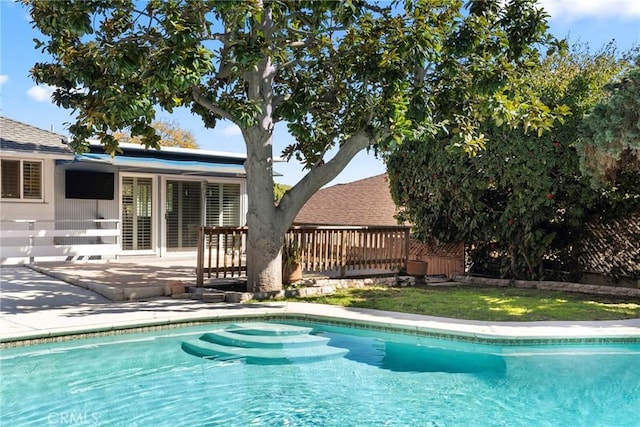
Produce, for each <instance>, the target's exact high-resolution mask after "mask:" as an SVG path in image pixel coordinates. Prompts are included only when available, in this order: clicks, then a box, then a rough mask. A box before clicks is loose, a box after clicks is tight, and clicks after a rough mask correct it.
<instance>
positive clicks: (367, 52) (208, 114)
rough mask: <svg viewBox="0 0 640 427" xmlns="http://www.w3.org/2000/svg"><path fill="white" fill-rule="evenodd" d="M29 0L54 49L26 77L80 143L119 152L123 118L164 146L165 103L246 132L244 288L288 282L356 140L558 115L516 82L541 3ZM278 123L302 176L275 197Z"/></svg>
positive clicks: (363, 144)
mask: <svg viewBox="0 0 640 427" xmlns="http://www.w3.org/2000/svg"><path fill="white" fill-rule="evenodd" d="M23 1H24V2H25V3H26V4H27V6H28V8H29V11H30V14H31V17H32V19H33V23H34V25H35V26H36V27H37V28H38V29H39V30H40V31H41V32H42V33H43V34H44V35H45V40H42V41H36V44H37V46H38V47H39V48H41V49H42V50H43V51H45V52H47V53H48V54H50V55H51V56H52V58H53V59H52V61H51V62H48V63H39V64H36V65H35V67H34V68H33V70H32V74H33V76H34V78H35V79H36V81H37V82H38V83H47V84H49V85H52V86H55V87H56V90H55V92H54V100H55V102H56V103H57V104H58V105H60V106H61V107H64V108H69V109H73V110H74V111H75V112H76V114H77V115H76V119H77V120H76V121H75V123H73V124H72V125H71V126H70V128H69V130H70V132H71V133H72V135H73V140H72V144H73V146H74V147H75V148H76V149H78V150H83V149H84V148H85V147H86V140H87V138H89V137H96V136H97V137H98V138H100V139H101V141H102V143H103V144H104V146H105V150H106V151H107V152H110V153H114V152H116V151H117V145H118V142H117V140H115V139H114V137H113V132H116V131H117V130H120V129H123V128H128V129H130V131H131V134H132V135H133V136H137V135H139V136H141V137H142V143H143V144H145V145H147V146H149V147H157V145H158V137H157V135H156V134H155V132H153V128H152V126H151V124H152V122H153V120H154V118H155V113H156V110H157V109H158V108H160V109H163V110H166V111H169V112H171V111H172V110H173V109H175V108H176V107H187V108H190V109H191V111H192V112H193V113H194V114H197V115H199V116H200V117H201V118H202V120H203V122H204V124H205V125H206V126H208V127H214V126H215V125H216V123H217V122H218V121H220V120H221V119H224V120H228V121H231V122H233V123H235V124H237V125H238V126H239V127H240V128H241V130H242V134H243V137H244V140H245V145H246V149H247V160H246V162H245V169H246V173H247V192H248V200H249V202H248V212H247V224H248V226H249V228H250V229H251V233H249V240H250V241H249V242H248V248H249V249H248V252H247V259H248V260H249V262H248V272H247V275H248V287H249V288H250V289H252V290H276V289H280V288H281V260H280V254H281V251H282V240H283V236H284V233H285V232H286V230H287V229H288V227H289V226H290V224H291V222H292V221H293V219H294V218H295V215H296V213H297V212H298V211H299V209H300V208H301V207H302V205H303V204H304V203H305V202H306V201H307V200H308V199H309V197H311V195H312V194H313V193H314V192H315V191H317V190H318V189H319V188H321V187H322V186H323V185H325V184H326V183H328V182H329V181H331V180H332V179H333V178H334V177H335V176H336V175H337V174H338V173H339V172H340V171H341V170H342V169H343V168H344V167H345V166H346V165H347V164H348V162H349V161H350V160H351V159H352V158H353V156H355V154H356V153H358V152H359V151H360V150H362V149H365V148H373V149H374V150H377V151H379V150H383V151H384V150H388V149H393V148H394V147H396V146H398V145H399V144H401V143H402V142H403V141H404V140H405V139H406V138H411V139H414V140H415V139H417V138H419V137H420V136H421V135H423V134H430V135H435V134H442V133H446V134H448V135H450V136H451V138H450V146H451V147H452V148H453V149H458V150H459V151H467V152H474V151H477V150H478V149H481V148H482V147H483V145H484V144H485V141H486V136H485V135H484V134H483V133H482V132H480V131H479V129H480V127H481V124H482V123H483V122H484V121H485V120H487V119H489V120H495V121H497V122H499V123H501V124H503V125H505V126H507V125H508V126H512V125H515V124H517V123H522V124H523V126H524V127H525V128H527V129H530V128H534V129H540V130H543V129H549V128H550V126H551V124H552V123H553V120H554V119H555V117H556V116H557V115H561V114H562V111H553V110H550V109H549V108H547V107H546V106H545V105H544V104H543V103H542V102H540V101H539V100H538V99H537V98H536V96H535V95H536V93H535V92H533V91H530V90H528V88H527V87H526V86H523V85H522V82H524V81H526V78H527V73H528V69H530V68H531V67H532V66H534V65H535V64H536V63H537V62H538V61H539V56H540V51H541V49H543V48H544V45H545V44H546V43H547V42H549V41H550V40H549V37H548V35H547V34H546V15H545V13H544V12H543V11H542V10H540V9H539V8H538V6H537V5H536V2H535V0H512V1H503V0H471V1H468V2H466V5H463V2H462V0H406V1H393V2H390V3H382V4H379V3H377V2H373V1H366V0H341V1H299V0H277V1H276V0H273V1H271V0H243V1H228V0H220V1H216V0H209V1H200V0H197V1H196V0H167V1H158V0H151V1H147V2H136V1H132V0H109V1H104V0H94V1H82V2H50V1H38V0H23ZM523 88H524V90H522V89H523ZM278 122H285V123H286V124H287V126H288V130H289V133H290V134H291V135H292V136H293V137H294V142H293V143H291V144H290V145H289V146H288V147H286V148H285V150H284V153H283V154H284V156H285V157H286V158H288V159H296V160H297V161H300V162H302V163H303V164H304V165H305V166H306V167H307V168H308V173H307V175H306V176H305V177H304V178H303V179H302V180H301V181H300V182H299V183H298V184H297V185H295V186H294V187H293V188H291V189H290V190H289V191H287V192H286V194H285V195H284V197H283V198H282V200H281V201H280V203H279V204H278V205H277V206H274V203H273V196H272V195H273V159H274V155H273V152H272V151H273V143H272V133H273V128H274V126H275V124H276V123H278ZM329 153H332V154H329Z"/></svg>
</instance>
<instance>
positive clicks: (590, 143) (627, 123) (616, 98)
mask: <svg viewBox="0 0 640 427" xmlns="http://www.w3.org/2000/svg"><path fill="white" fill-rule="evenodd" d="M636 55H637V57H636V60H635V61H636V64H635V67H634V68H632V69H630V70H628V71H627V72H626V73H624V74H623V75H621V76H620V77H619V78H617V79H616V80H615V81H613V82H611V83H610V84H608V85H607V86H606V87H605V90H606V97H605V98H604V99H603V100H602V102H601V103H599V104H598V105H597V106H596V107H595V108H594V109H593V111H592V112H591V113H590V114H589V115H588V116H587V117H586V119H585V120H584V122H583V124H582V126H581V128H580V131H581V139H580V140H579V142H578V149H579V151H580V153H581V166H582V170H583V171H584V172H585V173H587V174H589V175H591V176H592V177H593V180H594V184H595V185H596V186H598V185H602V184H603V183H607V182H609V183H610V182H611V181H612V180H614V177H615V176H616V175H618V174H620V173H624V172H625V171H627V173H628V172H629V171H630V172H632V173H633V172H635V175H636V177H637V176H638V174H640V55H638V53H637V51H636Z"/></svg>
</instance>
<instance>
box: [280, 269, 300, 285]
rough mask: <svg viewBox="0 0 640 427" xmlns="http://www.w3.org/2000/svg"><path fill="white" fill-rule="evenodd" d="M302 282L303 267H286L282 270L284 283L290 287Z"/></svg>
mask: <svg viewBox="0 0 640 427" xmlns="http://www.w3.org/2000/svg"><path fill="white" fill-rule="evenodd" d="M298 280H302V266H301V265H300V264H293V265H289V266H287V265H285V266H284V267H283V268H282V283H284V284H285V285H288V284H290V283H293V282H297V281H298Z"/></svg>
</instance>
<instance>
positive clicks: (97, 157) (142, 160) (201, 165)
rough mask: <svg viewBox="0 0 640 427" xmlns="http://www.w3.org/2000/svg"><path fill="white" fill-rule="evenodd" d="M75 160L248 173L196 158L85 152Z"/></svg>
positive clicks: (193, 171) (172, 170)
mask: <svg viewBox="0 0 640 427" xmlns="http://www.w3.org/2000/svg"><path fill="white" fill-rule="evenodd" d="M74 162H89V163H102V164H109V165H113V166H116V167H117V168H118V169H120V170H125V171H141V172H142V171H144V172H150V171H158V172H170V173H179V174H182V175H211V174H215V175H233V176H245V175H246V173H245V170H244V166H243V165H237V164H227V163H209V162H202V161H196V160H169V159H158V158H154V157H132V156H115V157H111V156H110V155H109V154H98V153H85V154H78V155H76V156H75V160H74Z"/></svg>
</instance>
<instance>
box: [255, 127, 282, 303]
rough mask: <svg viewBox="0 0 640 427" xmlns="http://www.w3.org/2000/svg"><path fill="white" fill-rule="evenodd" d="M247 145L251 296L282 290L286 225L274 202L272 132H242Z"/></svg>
mask: <svg viewBox="0 0 640 427" xmlns="http://www.w3.org/2000/svg"><path fill="white" fill-rule="evenodd" d="M244 138H245V142H246V145H247V160H246V162H245V170H246V172H247V196H248V209H247V227H248V228H249V232H248V235H247V288H248V290H249V291H250V292H269V291H277V290H280V289H282V259H281V256H280V255H281V251H282V242H283V236H284V233H285V232H286V231H287V229H288V228H289V224H288V223H285V222H284V221H283V215H281V212H279V211H278V209H277V208H276V206H275V203H274V198H273V147H272V140H271V132H269V131H268V130H267V129H264V128H263V127H262V126H254V127H252V128H250V129H247V130H245V131H244Z"/></svg>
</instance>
